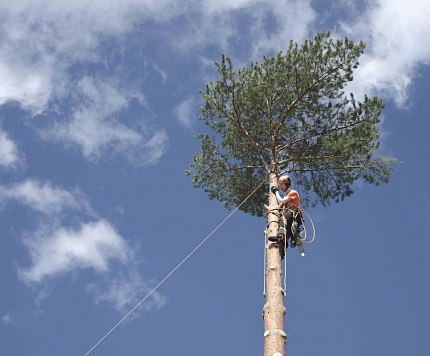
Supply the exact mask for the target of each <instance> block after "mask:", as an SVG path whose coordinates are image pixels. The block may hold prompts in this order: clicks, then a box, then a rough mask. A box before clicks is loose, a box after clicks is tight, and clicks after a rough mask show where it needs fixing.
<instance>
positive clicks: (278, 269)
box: [263, 173, 287, 356]
mask: <svg viewBox="0 0 430 356" xmlns="http://www.w3.org/2000/svg"><path fill="white" fill-rule="evenodd" d="M269 179H270V182H271V183H270V187H272V186H277V184H278V183H277V177H276V174H274V173H271V174H270V176H269ZM270 187H269V189H270ZM277 208H278V203H277V201H276V197H275V195H274V194H273V193H271V192H270V191H269V212H268V214H267V221H268V227H267V236H268V237H269V236H276V235H277V233H278V215H277V213H278V211H277V210H276V209H277ZM271 212H274V213H276V215H275V214H272V213H271ZM280 248H282V246H279V244H278V243H273V242H270V241H268V242H267V245H266V253H267V260H266V273H265V274H266V304H265V305H264V308H263V319H264V356H284V355H285V342H286V336H287V335H286V333H285V331H284V318H285V314H286V311H287V310H286V308H285V306H284V290H283V289H282V266H281V253H280V251H281V250H280ZM285 252H286V251H284V253H285ZM286 257H287V256H286V255H285V258H286Z"/></svg>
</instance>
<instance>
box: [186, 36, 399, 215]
mask: <svg viewBox="0 0 430 356" xmlns="http://www.w3.org/2000/svg"><path fill="white" fill-rule="evenodd" d="M365 47H366V46H365V44H364V43H363V42H359V43H354V42H353V41H351V40H348V38H345V39H343V40H340V39H339V40H333V39H332V38H331V36H330V33H329V32H327V33H318V34H317V35H316V36H315V37H314V39H312V40H306V41H305V42H304V43H303V44H302V45H301V46H299V45H298V44H297V43H295V42H293V41H291V42H290V44H289V47H288V49H287V51H286V52H285V53H282V52H279V53H277V54H276V55H275V56H273V57H266V56H264V57H263V61H262V62H261V63H258V62H255V63H250V65H249V66H248V67H245V68H242V69H239V70H238V71H235V70H234V69H233V64H232V61H231V59H230V58H228V57H227V56H225V55H224V54H223V55H222V57H221V62H220V63H215V65H216V67H217V70H218V73H219V79H218V80H217V81H216V82H215V83H212V82H210V83H209V84H207V85H206V90H205V91H202V90H201V91H200V93H201V94H202V96H203V100H204V106H203V107H201V108H200V111H201V115H200V117H199V119H200V120H203V121H204V122H205V124H206V125H207V126H209V127H210V128H211V129H212V131H213V135H209V134H199V135H196V138H197V139H199V140H200V141H201V147H202V150H201V152H198V153H196V154H195V155H194V157H193V161H192V163H191V164H190V166H191V169H190V170H188V171H186V174H188V175H192V177H193V179H192V183H193V184H194V186H196V187H202V188H203V189H204V190H205V191H206V192H207V193H208V194H209V197H210V198H211V199H217V200H219V201H221V202H223V203H224V205H225V206H226V207H227V208H229V207H231V206H237V205H238V204H240V203H241V202H242V201H243V200H244V199H245V198H246V197H247V196H248V195H249V194H250V193H251V192H252V191H253V190H254V189H255V187H257V186H258V185H260V184H261V183H262V182H263V181H267V180H268V177H269V174H271V173H272V174H273V173H275V174H276V175H279V174H280V173H283V172H285V173H288V174H290V176H291V177H292V179H293V185H294V187H295V189H298V190H299V191H300V194H301V196H302V203H303V204H304V205H309V204H311V205H315V204H316V203H318V202H319V203H321V204H322V205H324V206H326V205H328V204H329V203H330V202H331V201H335V202H338V201H340V200H343V199H344V198H345V197H347V196H350V195H351V194H352V193H353V191H352V189H351V186H352V184H353V182H354V181H355V180H357V179H359V178H363V179H364V180H365V181H367V182H369V183H373V184H380V183H382V182H388V179H389V176H390V174H391V173H392V165H393V164H394V163H395V162H396V160H395V159H393V158H385V157H380V156H375V151H376V150H377V149H378V148H379V130H378V123H379V122H380V118H379V117H380V115H381V112H382V110H383V108H384V104H383V102H382V101H381V100H380V99H378V98H377V97H373V98H369V97H367V96H364V98H362V100H361V101H358V100H357V99H356V98H355V97H354V95H353V94H352V93H350V94H348V95H347V94H345V92H344V89H345V86H346V85H347V84H348V83H349V82H351V81H352V80H353V70H354V69H355V68H357V66H358V65H359V62H358V59H359V57H360V55H361V54H362V53H363V51H364V49H365ZM266 187H267V186H266ZM267 192H268V189H266V190H264V189H259V190H258V191H257V192H256V193H254V194H253V196H252V197H251V198H250V199H249V200H248V201H247V202H246V204H244V205H243V206H242V207H241V210H243V211H245V212H248V213H251V214H253V215H258V216H261V215H262V214H263V204H264V203H265V202H266V200H267Z"/></svg>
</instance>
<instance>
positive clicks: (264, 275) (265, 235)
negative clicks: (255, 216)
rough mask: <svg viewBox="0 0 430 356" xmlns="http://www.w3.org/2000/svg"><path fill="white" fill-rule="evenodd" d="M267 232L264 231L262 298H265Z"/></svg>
mask: <svg viewBox="0 0 430 356" xmlns="http://www.w3.org/2000/svg"><path fill="white" fill-rule="evenodd" d="M266 265H267V230H266V231H264V274H263V277H264V278H263V297H266V268H267V266H266Z"/></svg>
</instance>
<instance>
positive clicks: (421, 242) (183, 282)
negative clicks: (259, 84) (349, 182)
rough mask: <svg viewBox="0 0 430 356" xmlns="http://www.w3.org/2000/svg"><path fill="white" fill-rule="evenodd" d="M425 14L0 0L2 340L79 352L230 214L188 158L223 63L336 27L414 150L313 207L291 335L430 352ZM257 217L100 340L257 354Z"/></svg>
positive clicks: (300, 4)
mask: <svg viewBox="0 0 430 356" xmlns="http://www.w3.org/2000/svg"><path fill="white" fill-rule="evenodd" d="M120 3H121V4H120ZM429 17H430V5H429V3H428V1H426V0H416V1H413V2H405V1H400V0H380V1H373V0H368V1H352V0H334V1H323V0H315V1H306V0H300V1H293V0H278V1H268V0H266V1H263V0H236V1H229V0H218V1H209V0H200V1H196V0H194V1H193V0H182V1H174V0H158V1H154V0H123V1H121V2H118V1H112V0H103V1H102V0H93V1H91V2H88V1H83V0H75V1H68V2H66V1H62V0H61V1H60V0H46V1H39V0H17V1H5V0H1V1H0V38H1V41H0V78H1V80H0V174H1V175H0V177H1V178H0V272H1V273H0V287H1V290H0V355H5V356H27V355H28V356H38V355H44V356H46V355H62V356H69V355H85V354H87V353H88V352H89V351H90V350H91V349H92V348H93V346H94V345H96V343H97V342H98V341H99V340H100V339H101V338H102V337H103V336H104V335H105V334H106V333H107V332H109V330H111V329H112V328H113V327H114V326H115V325H116V324H117V323H118V322H119V321H120V320H121V319H122V318H123V317H124V316H125V315H126V314H127V313H128V312H129V311H130V310H131V309H132V308H133V307H135V306H136V305H137V303H139V301H141V300H142V299H143V298H144V297H145V296H146V295H147V293H148V292H150V291H151V290H152V289H153V288H154V287H155V286H156V285H157V284H158V283H160V281H162V280H163V279H164V278H165V277H166V276H167V275H169V273H170V272H171V271H172V270H174V269H175V267H176V266H178V264H179V263H180V262H181V261H183V259H184V258H185V257H186V256H187V255H188V254H189V253H190V252H191V251H193V249H195V248H196V246H198V245H199V244H200V243H201V242H202V241H203V240H204V239H205V238H206V237H207V236H208V235H209V234H210V233H211V232H212V231H213V230H214V229H215V228H216V227H217V226H218V225H219V224H220V223H221V222H222V221H223V220H224V219H225V218H226V217H227V215H228V214H229V211H227V210H225V209H224V207H223V205H222V203H220V202H217V201H211V200H209V198H208V196H207V195H206V193H205V192H204V191H203V190H200V189H196V188H194V187H193V186H192V184H191V182H190V177H187V176H185V174H184V171H185V170H186V169H188V165H189V163H190V162H191V160H192V155H193V154H194V153H196V152H198V151H199V150H200V146H199V141H198V140H196V139H194V138H193V136H194V135H195V134H197V133H200V132H207V127H205V126H204V125H203V124H202V123H201V122H200V121H199V120H198V115H199V106H201V105H202V99H201V96H200V94H199V92H198V90H199V89H202V88H204V87H205V84H206V83H207V82H209V81H211V80H216V79H217V77H216V72H215V66H214V62H215V61H218V60H219V59H220V58H221V53H225V54H227V55H228V56H229V57H231V58H232V61H233V64H234V66H235V68H237V69H239V68H241V67H243V66H247V65H248V64H249V63H250V62H251V61H259V60H261V58H262V56H263V55H268V56H270V55H274V54H275V53H277V52H278V51H282V50H286V48H287V46H288V43H289V41H290V40H291V39H293V40H294V41H296V42H298V43H301V42H303V41H304V40H305V39H307V38H311V37H313V36H314V34H315V33H316V32H321V31H327V30H330V31H331V33H332V35H333V36H334V37H345V36H347V37H348V38H349V39H353V40H356V41H359V40H363V41H365V42H366V44H367V48H366V51H365V53H364V55H363V56H362V59H361V61H360V63H361V64H360V66H359V68H358V69H357V70H356V71H355V73H354V82H353V83H351V84H350V86H349V87H348V90H350V91H352V92H354V93H355V96H356V98H360V97H362V96H363V95H364V94H368V95H377V96H379V97H380V98H382V99H383V100H384V101H385V103H386V107H385V109H384V111H383V114H382V121H381V124H380V131H381V148H380V151H379V153H380V154H382V155H384V156H389V157H395V158H397V159H398V160H399V161H400V162H402V163H403V164H402V165H396V166H395V167H394V168H395V171H394V173H393V174H392V177H391V179H390V182H389V183H388V184H384V185H381V186H378V187H375V186H371V185H369V184H366V183H364V182H361V181H358V182H356V183H355V184H354V187H353V188H354V194H353V195H352V196H351V197H348V198H347V199H346V200H345V201H343V202H341V203H337V204H334V203H333V204H332V205H331V206H329V207H328V208H323V207H321V206H317V207H315V208H309V209H307V210H306V211H307V213H308V214H309V215H310V217H311V219H312V221H313V223H314V224H315V227H316V238H315V241H314V242H313V243H312V244H310V245H306V256H305V257H301V256H300V254H299V251H298V249H297V248H296V249H289V250H288V252H287V296H286V298H285V305H286V308H287V314H286V318H285V330H286V333H287V334H289V341H288V344H287V346H286V354H287V355H320V356H324V355H330V356H343V355H350V356H361V355H391V356H405V355H407V356H421V355H422V356H424V355H428V354H429V353H430V351H429V346H428V335H429V334H430V322H429V320H430V278H429V273H428V271H427V269H428V266H429V263H428V261H429V252H430V239H429V233H428V231H429V229H428V204H429V201H430V189H429V188H428V176H429V175H430V159H429V152H430V140H429V132H430V120H429V114H428V113H429V112H430V101H429V97H430V85H429V83H430V68H429V62H430V46H429V43H430V22H429V21H428V19H429ZM244 184H247V182H244ZM293 188H296V189H298V190H299V191H300V187H296V186H294V182H293ZM306 224H307V227H308V228H309V226H310V220H309V219H308V220H306ZM265 225H266V220H265V219H264V218H256V217H252V216H249V215H246V214H244V213H242V212H240V211H239V212H236V213H234V214H233V215H232V216H231V217H230V218H229V219H228V220H227V221H226V222H225V223H223V224H222V226H221V227H220V228H219V229H218V230H217V231H216V232H215V233H214V234H213V235H211V237H210V238H209V239H208V240H207V241H206V242H205V243H204V244H203V245H201V247H199V248H198V249H197V250H196V251H195V253H193V254H192V256H190V258H189V259H187V260H186V262H185V263H183V264H182V265H181V266H180V268H178V269H177V270H176V271H175V272H174V273H173V274H172V275H170V277H169V278H168V279H167V280H165V282H164V283H163V284H162V285H161V286H160V287H159V288H158V289H157V290H156V291H155V292H154V293H153V294H152V295H151V296H150V297H149V298H148V299H147V300H145V302H143V303H142V304H141V305H140V306H139V308H137V309H136V310H135V311H134V312H133V313H132V314H130V316H129V317H128V318H127V319H126V320H124V322H123V323H121V324H120V325H119V326H118V327H117V328H116V329H115V330H114V331H113V332H112V333H111V334H110V335H109V336H108V337H106V339H104V340H103V341H102V342H101V343H100V344H99V345H97V347H95V348H94V349H93V350H92V351H91V353H90V355H91V356H92V355H94V356H96V355H104V356H110V355H130V356H132V355H161V356H164V355H175V356H185V355H187V356H189V355H201V354H204V355H206V356H215V355H216V356H218V355H238V354H243V355H261V354H262V353H263V333H264V325H263V320H262V318H261V311H262V309H263V306H264V302H265V298H264V296H263V288H264V278H263V277H264V230H265Z"/></svg>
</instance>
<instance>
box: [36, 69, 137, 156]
mask: <svg viewBox="0 0 430 356" xmlns="http://www.w3.org/2000/svg"><path fill="white" fill-rule="evenodd" d="M75 95H76V96H77V97H80V98H81V99H80V102H79V103H78V104H77V106H76V107H75V108H74V112H73V114H72V118H71V119H70V121H69V122H66V123H57V124H56V125H55V127H54V128H53V129H50V130H46V131H41V135H42V137H43V138H45V139H52V140H56V141H63V142H65V143H72V144H75V145H78V146H79V147H80V148H81V150H82V154H83V155H84V157H87V158H99V157H100V155H101V152H102V151H103V150H105V149H109V148H111V149H114V150H117V151H123V150H126V149H127V148H128V147H129V146H136V145H139V144H140V143H141V141H142V137H141V135H140V134H139V133H137V132H135V131H134V130H133V129H131V128H129V127H127V126H125V125H123V124H122V123H120V122H118V121H117V120H115V118H114V116H115V115H116V114H119V112H120V111H121V110H123V109H125V108H127V107H128V104H129V101H130V100H132V99H134V98H136V99H139V100H140V101H141V102H144V99H143V97H142V96H141V95H140V94H138V93H127V92H125V93H124V92H120V91H119V90H118V88H117V87H116V86H115V85H113V84H111V83H108V82H106V81H99V80H96V79H93V78H89V77H85V78H83V79H82V80H80V81H79V83H78V85H77V86H76V89H75Z"/></svg>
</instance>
